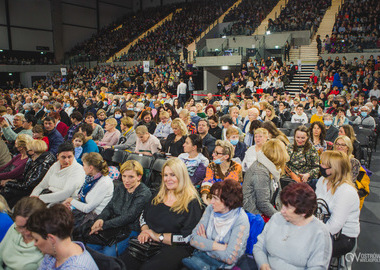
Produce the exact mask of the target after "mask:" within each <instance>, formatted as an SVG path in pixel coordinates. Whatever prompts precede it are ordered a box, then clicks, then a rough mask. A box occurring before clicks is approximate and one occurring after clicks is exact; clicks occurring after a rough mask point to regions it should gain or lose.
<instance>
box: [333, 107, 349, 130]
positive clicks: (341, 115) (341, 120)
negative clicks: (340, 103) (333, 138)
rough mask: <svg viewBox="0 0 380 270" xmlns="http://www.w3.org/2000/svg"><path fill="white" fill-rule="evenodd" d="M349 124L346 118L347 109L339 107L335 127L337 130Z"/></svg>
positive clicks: (334, 121) (334, 120)
mask: <svg viewBox="0 0 380 270" xmlns="http://www.w3.org/2000/svg"><path fill="white" fill-rule="evenodd" d="M348 123H349V120H348V118H347V117H346V112H345V109H343V108H342V107H339V108H338V109H337V115H336V116H335V117H334V119H333V125H334V126H335V127H336V128H339V127H341V126H343V125H348Z"/></svg>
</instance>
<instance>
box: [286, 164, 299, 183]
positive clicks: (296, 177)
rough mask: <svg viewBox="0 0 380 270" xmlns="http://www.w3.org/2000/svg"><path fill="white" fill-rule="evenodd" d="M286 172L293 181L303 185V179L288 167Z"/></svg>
mask: <svg viewBox="0 0 380 270" xmlns="http://www.w3.org/2000/svg"><path fill="white" fill-rule="evenodd" d="M285 172H286V174H287V175H288V176H289V177H290V178H291V179H292V180H294V181H296V182H297V183H302V179H301V177H300V176H299V175H298V174H296V173H294V172H293V171H292V170H291V169H289V167H288V166H285Z"/></svg>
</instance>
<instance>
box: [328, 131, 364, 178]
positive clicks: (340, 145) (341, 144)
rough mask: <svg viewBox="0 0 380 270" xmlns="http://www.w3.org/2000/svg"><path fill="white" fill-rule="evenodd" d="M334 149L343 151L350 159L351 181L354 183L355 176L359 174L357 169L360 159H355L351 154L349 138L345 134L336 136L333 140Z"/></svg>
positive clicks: (351, 148) (358, 168)
mask: <svg viewBox="0 0 380 270" xmlns="http://www.w3.org/2000/svg"><path fill="white" fill-rule="evenodd" d="M334 150H337V151H341V152H344V153H345V154H347V156H348V158H349V159H350V163H351V176H352V181H353V183H355V181H356V178H357V177H358V175H359V170H360V167H361V164H360V161H359V160H357V159H356V158H355V157H354V155H353V154H352V151H353V146H352V143H351V140H350V138H348V137H347V136H344V135H341V136H339V137H338V138H336V140H335V142H334Z"/></svg>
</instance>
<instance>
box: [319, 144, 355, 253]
mask: <svg viewBox="0 0 380 270" xmlns="http://www.w3.org/2000/svg"><path fill="white" fill-rule="evenodd" d="M320 171H321V175H322V176H321V178H319V180H318V182H317V187H316V191H315V193H316V194H317V198H319V199H323V200H325V201H326V203H327V205H328V207H329V209H330V212H331V216H330V218H329V220H328V221H327V222H326V226H327V229H328V230H329V232H330V234H331V235H336V234H338V233H340V236H339V237H338V238H337V239H335V238H333V252H332V257H340V256H342V255H344V254H346V253H348V252H350V251H351V250H352V249H353V248H354V246H355V243H356V238H357V237H358V235H359V232H360V224H359V214H360V210H359V196H358V193H357V191H356V188H355V186H354V184H353V182H352V179H351V178H352V177H351V164H350V161H349V158H348V156H347V154H346V153H344V152H341V151H325V152H323V153H322V155H321V165H320Z"/></svg>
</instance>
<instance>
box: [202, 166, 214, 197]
mask: <svg viewBox="0 0 380 270" xmlns="http://www.w3.org/2000/svg"><path fill="white" fill-rule="evenodd" d="M210 166H211V164H210V165H209V166H207V168H206V177H205V179H204V180H203V182H202V185H201V194H202V199H203V197H204V196H203V195H205V194H206V195H207V194H208V193H210V189H211V186H212V185H213V184H214V172H213V170H212V169H211V167H210Z"/></svg>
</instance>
